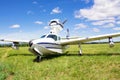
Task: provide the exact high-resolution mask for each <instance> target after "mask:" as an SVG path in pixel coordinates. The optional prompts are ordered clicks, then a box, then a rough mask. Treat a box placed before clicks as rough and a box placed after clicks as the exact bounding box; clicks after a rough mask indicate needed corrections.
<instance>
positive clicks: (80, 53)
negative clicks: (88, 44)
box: [78, 44, 82, 56]
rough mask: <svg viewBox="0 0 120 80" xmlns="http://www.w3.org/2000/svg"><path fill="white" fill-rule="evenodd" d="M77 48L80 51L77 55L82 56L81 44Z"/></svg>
mask: <svg viewBox="0 0 120 80" xmlns="http://www.w3.org/2000/svg"><path fill="white" fill-rule="evenodd" d="M78 47H79V48H80V50H79V52H78V55H80V56H81V55H82V48H81V44H79V46H78Z"/></svg>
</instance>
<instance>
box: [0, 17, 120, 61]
mask: <svg viewBox="0 0 120 80" xmlns="http://www.w3.org/2000/svg"><path fill="white" fill-rule="evenodd" d="M66 21H67V20H65V21H64V22H60V20H59V19H53V20H51V21H50V23H49V26H50V28H51V30H50V32H49V33H48V34H46V35H43V36H42V37H41V38H39V39H34V40H7V39H1V40H0V41H5V42H13V46H12V48H14V49H18V44H19V43H21V42H25V43H28V44H29V46H30V48H29V51H31V52H32V53H34V54H35V55H36V56H37V57H36V58H35V60H34V61H37V62H40V61H41V58H42V56H47V55H52V54H63V51H64V50H65V49H66V48H67V47H68V45H72V44H78V45H79V48H80V50H79V55H81V54H82V49H81V46H80V45H81V44H82V43H85V42H89V41H95V40H100V39H106V38H108V40H109V44H110V47H113V46H114V42H113V40H112V37H118V36H120V33H112V34H105V35H98V36H92V37H84V38H69V35H67V38H66V39H61V38H60V37H59V36H58V33H59V32H60V31H62V30H63V28H64V26H63V25H64V24H65V22H66ZM67 31H68V30H67ZM68 34H69V32H68Z"/></svg>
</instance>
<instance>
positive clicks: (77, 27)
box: [75, 23, 87, 30]
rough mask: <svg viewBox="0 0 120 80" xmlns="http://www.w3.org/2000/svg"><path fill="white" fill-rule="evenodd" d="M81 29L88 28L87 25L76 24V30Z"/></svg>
mask: <svg viewBox="0 0 120 80" xmlns="http://www.w3.org/2000/svg"><path fill="white" fill-rule="evenodd" d="M80 28H87V26H86V25H85V24H82V23H80V24H75V30H78V29H80Z"/></svg>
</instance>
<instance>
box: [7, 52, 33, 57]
mask: <svg viewBox="0 0 120 80" xmlns="http://www.w3.org/2000/svg"><path fill="white" fill-rule="evenodd" d="M11 56H34V55H33V54H26V53H23V54H10V55H8V56H7V57H11Z"/></svg>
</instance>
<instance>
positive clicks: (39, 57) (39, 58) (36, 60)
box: [33, 56, 42, 62]
mask: <svg viewBox="0 0 120 80" xmlns="http://www.w3.org/2000/svg"><path fill="white" fill-rule="evenodd" d="M41 60H42V57H41V56H37V57H36V58H35V59H34V60H33V61H34V62H40V61H41Z"/></svg>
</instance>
